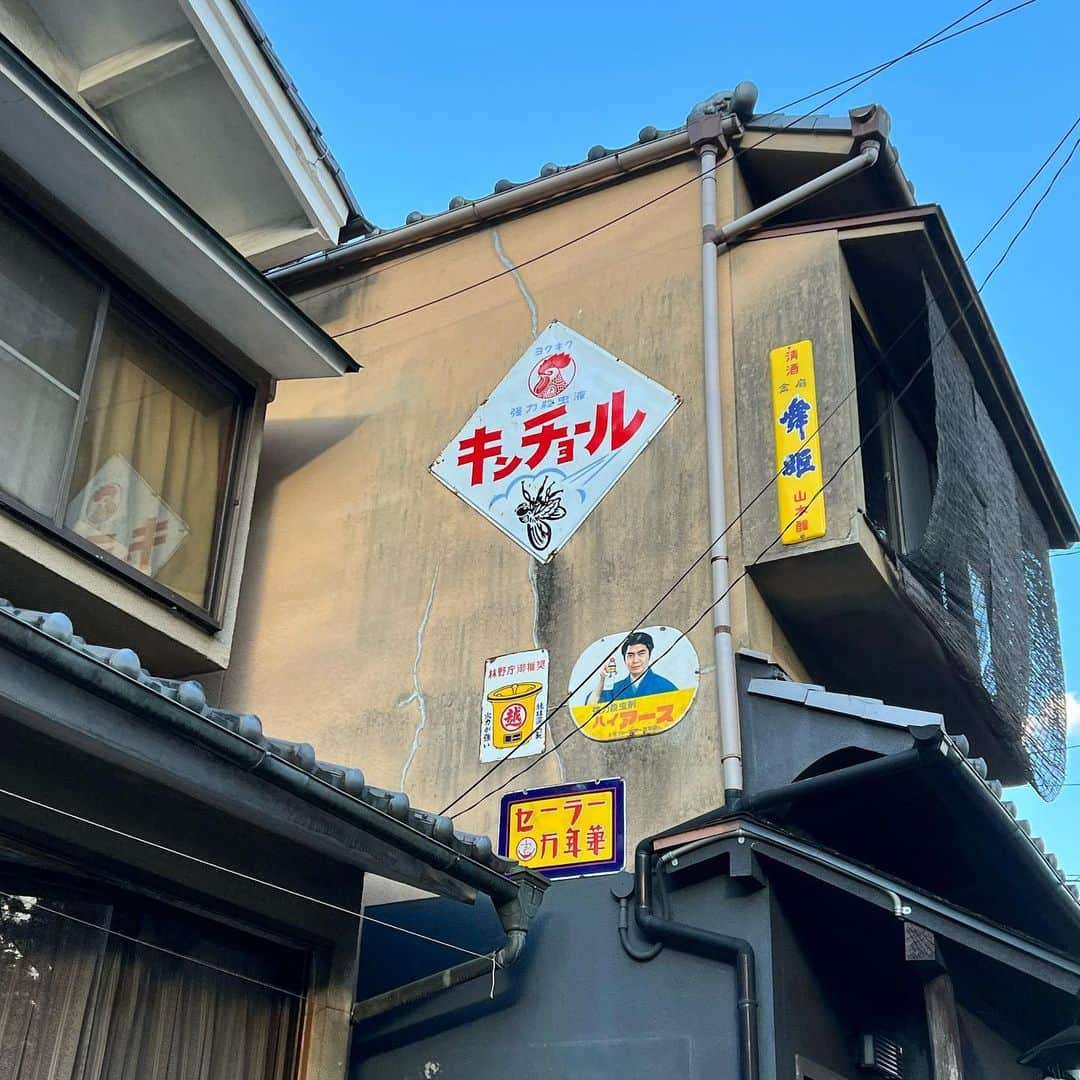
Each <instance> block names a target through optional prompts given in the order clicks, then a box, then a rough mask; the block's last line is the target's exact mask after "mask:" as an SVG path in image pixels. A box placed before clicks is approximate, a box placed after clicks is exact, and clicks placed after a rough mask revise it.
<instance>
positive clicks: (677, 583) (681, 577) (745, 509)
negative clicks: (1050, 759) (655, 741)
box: [442, 122, 1080, 816]
mask: <svg viewBox="0 0 1080 1080" xmlns="http://www.w3.org/2000/svg"><path fill="white" fill-rule="evenodd" d="M1075 126H1076V123H1075V122H1074V124H1073V125H1072V127H1070V128H1069V131H1068V132H1067V133H1066V135H1065V138H1068V135H1069V134H1070V133H1071V132H1072V130H1073V128H1075ZM1064 141H1065V140H1064V139H1062V140H1061V141H1060V142H1059V143H1058V148H1060V146H1061V145H1062V143H1063V142H1064ZM1044 168H1045V162H1044V163H1043V164H1042V165H1040V166H1039V169H1038V171H1037V172H1036V174H1035V175H1038V173H1041V172H1042V171H1043V169H1044ZM1055 180H1056V176H1055ZM1030 186H1031V185H1030V181H1028V183H1027V184H1025V185H1024V188H1023V189H1022V190H1027V188H1028V187H1030ZM1011 205H1015V200H1014V202H1013V203H1011V204H1010V206H1011ZM1002 220H1003V216H999V217H998V219H997V221H995V223H994V225H993V226H991V229H990V230H989V231H988V232H987V233H986V234H984V236H983V239H982V240H980V241H979V243H978V244H977V245H976V246H975V248H973V249H972V250H971V252H969V253H968V255H967V256H966V258H970V257H971V256H972V255H973V254H974V253H975V251H976V250H978V247H979V246H981V245H982V243H983V242H984V241H985V239H986V236H987V235H989V233H990V232H993V230H994V229H996V228H997V226H998V225H1000V224H1001V221H1002ZM1024 227H1026V223H1025V226H1024ZM994 269H995V270H996V267H995V268H994ZM991 273H993V271H991ZM987 280H989V277H988V278H987ZM983 284H985V281H984V283H983ZM979 288H980V290H981V288H982V286H980V287H979ZM926 310H927V305H925V304H924V305H923V306H922V307H921V308H920V309H919V311H918V312H917V313H916V315H915V317H914V318H913V319H912V320H911V321H910V322H909V323H908V324H907V326H905V327H904V329H903V330H901V331H900V333H899V334H898V335H897V336H896V338H895V339H894V341H893V342H892V344H891V345H890V346H889V347H888V348H887V349H885V350H884V351H883V352H882V353H881V354H880V356H879V357H878V359H877V361H876V362H875V363H874V364H873V365H872V366H871V367H870V368H869V369H868V370H867V371H865V372H864V373H863V374H862V375H861V376H860V377H859V378H858V379H857V380H856V381H855V384H854V385H853V386H852V387H851V389H849V390H848V392H847V393H846V394H845V395H844V396H843V397H842V398H841V399H840V400H839V401H838V402H837V403H836V405H835V406H833V408H832V409H831V410H830V412H829V413H828V414H827V415H826V416H825V417H824V419H822V420H821V422H820V423H819V424H818V426H817V427H816V428H815V429H814V430H813V431H812V432H811V433H810V438H813V436H814V435H817V434H818V433H819V432H820V431H821V429H822V428H823V427H825V425H826V424H828V423H829V422H830V421H831V420H832V418H833V417H834V416H836V414H837V413H838V412H839V411H840V410H841V409H842V408H843V407H844V406H845V405H846V404H847V402H848V401H849V400H850V399H851V397H852V396H853V395H854V394H855V393H857V392H858V390H859V388H860V387H861V386H862V384H863V383H864V382H865V381H866V379H868V378H869V377H870V376H871V375H872V374H873V373H874V372H875V371H876V370H877V369H878V368H879V367H880V366H881V365H882V364H883V363H884V361H885V359H886V358H887V357H888V356H889V355H890V354H891V353H892V351H893V350H894V349H895V348H897V346H898V345H899V344H900V343H901V342H902V341H903V340H904V339H905V338H906V337H907V335H908V334H909V333H910V332H911V330H912V329H913V328H914V327H915V326H916V325H917V324H918V323H919V322H920V320H921V319H922V316H923V314H924V313H925V311H926ZM965 311H966V308H965ZM950 329H951V327H950ZM779 476H780V470H777V471H776V472H775V473H774V474H773V475H772V477H770V479H769V480H768V481H767V482H766V483H765V484H764V486H762V487H761V488H760V490H758V492H757V493H756V494H755V495H754V496H753V498H751V499H750V500H749V501H748V502H747V503H746V504H745V505H744V506H742V507H741V508H740V510H739V512H738V513H737V514H736V515H735V517H734V518H732V520H731V521H729V522H728V524H727V525H726V526H725V527H724V529H723V530H722V531H721V533H720V534H719V535H718V536H717V537H715V539H713V540H712V541H711V543H710V544H709V545H708V547H706V548H705V549H704V551H702V552H701V554H699V555H698V556H697V558H696V559H694V561H693V562H692V563H691V564H690V565H689V566H688V567H687V568H686V569H685V570H684V571H683V572H682V573H681V574H680V575H679V576H678V577H677V578H676V579H675V580H674V582H672V584H671V585H670V586H669V587H668V589H667V590H666V591H665V592H664V593H663V595H662V596H660V598H659V599H658V600H656V601H655V603H654V604H653V605H652V606H651V607H650V608H649V610H648V611H646V612H645V614H644V615H642V616H641V618H639V619H638V621H637V622H636V623H635V624H634V626H633V628H632V629H631V630H630V631H629V633H633V632H634V631H636V630H638V629H640V628H641V626H643V625H644V624H645V622H646V620H648V619H649V618H650V617H651V616H652V615H653V614H654V613H655V612H656V611H657V609H658V608H659V607H660V606H661V605H662V604H663V603H664V601H665V600H667V599H668V597H670V596H671V595H672V593H674V592H675V590H676V589H677V588H678V587H679V586H680V585H681V584H682V583H683V582H684V581H685V580H686V579H687V578H688V577H689V576H690V574H691V573H692V572H693V571H694V569H695V568H696V567H697V566H698V564H699V563H700V562H701V561H702V559H704V558H705V557H706V556H707V555H708V554H709V553H710V552H711V551H712V549H713V548H714V547H715V546H716V545H717V544H718V543H719V542H720V540H721V539H723V537H724V536H726V535H727V533H728V532H730V530H731V529H732V528H734V526H735V525H736V524H738V522H739V521H740V520H741V519H742V517H743V516H744V515H745V514H746V513H747V512H748V511H749V510H750V509H751V508H752V507H753V506H754V505H755V504H756V503H757V502H758V501H759V500H760V499H761V498H762V497H763V496H764V495H765V493H766V492H767V491H769V489H770V488H771V487H772V485H773V484H774V483H775V482H776V480H777V478H778V477H779ZM1077 550H1080V549H1077ZM732 587H733V586H732ZM605 662H606V660H601V661H600V662H599V663H598V664H597V665H596V666H595V667H594V668H593V669H592V670H591V671H590V672H589V673H588V674H587V675H586V676H585V677H584V679H582V681H581V682H580V683H579V684H578V685H577V686H576V687H574V688H573V689H572V690H571V691H570V692H569V693H568V694H567V695H566V697H564V698H563V699H562V700H561V701H560V702H559V704H558V705H556V706H555V708H554V709H551V710H549V711H548V713H547V716H546V717H545V718H544V720H543V721H542V722H541V723H540V724H538V725H537V726H536V730H537V731H539V730H541V729H542V728H544V727H546V726H548V725H549V724H550V722H551V720H552V718H553V717H554V716H555V715H556V714H557V713H559V712H560V711H561V710H562V709H563V708H565V707H566V705H567V704H568V703H569V702H570V700H571V699H572V698H573V696H574V695H575V694H576V693H577V692H578V691H579V690H581V689H582V687H584V686H585V684H586V683H587V682H588V681H589V680H590V679H591V678H592V677H593V676H594V675H596V673H597V672H598V671H599V670H600V668H601V667H603V666H604V663H605ZM654 662H655V661H654ZM591 720H592V717H590V719H589V721H588V722H591ZM588 722H587V723H588ZM575 723H576V721H575ZM522 745H523V744H522V743H518V744H517V745H515V746H514V747H513V748H512V749H511V750H510V752H509V753H508V754H506V755H505V757H503V758H502V759H501V760H500V761H498V762H496V763H495V764H494V765H492V766H491V767H490V768H488V769H487V770H485V771H484V772H483V773H482V774H481V775H480V777H479V778H478V779H477V780H475V781H474V782H473V783H472V784H470V785H469V786H468V787H467V788H465V790H464V791H462V792H461V793H460V794H459V795H458V796H457V797H456V798H454V799H453V800H452V801H451V802H450V803H448V804H447V805H446V806H445V807H444V808H443V810H442V813H444V814H445V813H447V812H448V811H449V810H451V809H452V808H453V807H454V806H455V805H456V804H457V803H458V802H460V801H461V800H462V799H463V798H465V797H466V796H467V795H469V794H470V793H471V792H473V791H475V790H476V788H478V787H479V786H480V785H481V784H482V783H483V782H484V781H485V780H487V779H488V777H490V776H491V775H492V774H493V773H495V772H496V771H497V770H498V769H499V768H500V766H501V765H503V764H504V763H505V762H506V761H508V760H509V759H510V758H511V757H512V756H513V755H514V753H515V751H516V750H517V749H519V748H520V746H522ZM561 745H562V743H561V742H560V743H557V744H556V745H555V747H554V749H558V747H559V746H561ZM546 755H547V751H545V752H544V753H543V754H541V755H540V756H539V758H538V759H537V762H536V763H539V761H540V760H542V759H543V758H544V757H545V756H546ZM455 816H456V815H455Z"/></svg>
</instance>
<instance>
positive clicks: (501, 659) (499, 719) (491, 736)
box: [480, 649, 548, 761]
mask: <svg viewBox="0 0 1080 1080" xmlns="http://www.w3.org/2000/svg"><path fill="white" fill-rule="evenodd" d="M547 691H548V654H547V649H530V650H529V651H527V652H516V653H508V654H507V655H506V656H493V657H492V658H491V659H490V660H485V661H484V702H483V707H482V711H481V715H480V760H481V761H502V759H503V758H505V757H509V756H510V754H513V755H514V757H516V758H517V757H533V756H534V755H536V754H542V753H543V752H544V739H545V738H546V736H547V725H546V724H545V721H546V719H547Z"/></svg>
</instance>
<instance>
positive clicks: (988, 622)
mask: <svg viewBox="0 0 1080 1080" xmlns="http://www.w3.org/2000/svg"><path fill="white" fill-rule="evenodd" d="M926 303H927V310H928V313H929V314H928V324H929V325H928V327H927V329H928V333H929V340H930V348H931V355H932V359H931V364H932V368H933V379H934V398H935V403H934V413H935V426H936V430H937V485H936V488H935V490H934V496H933V503H932V505H931V509H930V520H929V523H928V525H927V528H926V532H925V534H924V536H923V539H922V542H921V544H920V545H919V547H918V548H917V549H916V550H914V551H911V552H909V553H908V554H906V555H902V556H901V557H900V577H901V584H902V587H903V589H904V592H905V593H906V595H907V597H908V599H909V600H910V601H911V602H912V603H913V604H914V605H915V607H916V608H917V609H918V611H919V612H920V614H921V615H922V617H923V618H924V619H925V621H926V622H927V624H928V625H929V626H930V628H931V629H932V630H933V632H934V633H935V634H936V636H937V637H938V639H939V640H940V641H941V643H942V645H943V647H944V648H945V650H946V652H947V653H948V655H949V656H950V658H951V659H952V661H953V662H954V664H955V665H956V668H957V674H958V676H959V677H960V678H964V679H966V680H968V682H969V683H970V684H971V689H972V691H973V692H974V695H975V698H976V701H978V702H981V703H982V704H983V705H984V707H985V717H986V720H987V723H988V726H989V727H990V729H991V730H992V731H994V732H995V733H996V734H997V736H998V737H999V738H1000V739H1001V741H1002V742H1003V743H1004V744H1006V746H1008V747H1009V749H1010V750H1011V751H1012V752H1013V753H1014V754H1015V755H1016V756H1017V757H1018V758H1019V759H1020V760H1025V759H1026V761H1027V763H1028V767H1029V770H1030V775H1031V782H1032V785H1033V786H1034V788H1035V790H1036V791H1037V792H1038V793H1039V794H1040V795H1041V796H1042V797H1043V798H1044V799H1047V800H1049V799H1053V798H1055V797H1056V796H1057V795H1058V793H1059V792H1060V791H1061V785H1062V782H1063V780H1064V777H1065V723H1066V721H1065V686H1064V675H1063V672H1062V664H1061V641H1060V638H1059V635H1058V622H1057V610H1056V607H1055V604H1054V592H1053V586H1052V584H1051V578H1050V565H1049V559H1048V554H1047V548H1048V544H1047V538H1046V531H1045V530H1044V529H1043V526H1042V523H1041V522H1040V520H1039V518H1038V516H1037V515H1036V513H1035V511H1034V509H1033V508H1032V506H1031V503H1030V501H1029V500H1028V497H1027V494H1026V493H1025V492H1024V490H1023V488H1022V487H1021V485H1020V482H1019V480H1018V479H1017V476H1016V473H1015V470H1014V469H1013V466H1012V462H1011V461H1010V460H1009V455H1008V453H1007V451H1006V449H1005V444H1004V443H1003V442H1002V439H1001V436H1000V435H999V434H998V431H997V428H996V426H995V425H994V422H993V421H992V420H991V419H990V416H989V415H988V414H987V411H986V408H985V406H984V405H983V402H982V399H981V397H980V396H979V394H978V391H977V390H976V388H975V385H974V383H973V381H972V377H971V372H970V370H969V369H968V365H967V362H966V361H965V359H964V357H963V355H962V353H961V352H960V349H959V348H958V347H957V345H956V343H955V342H954V340H953V338H952V335H951V334H950V333H949V328H948V326H947V324H946V322H945V320H944V318H943V316H942V314H941V311H940V310H939V309H938V306H937V304H936V302H935V301H934V298H933V295H932V294H931V293H930V290H929V288H926Z"/></svg>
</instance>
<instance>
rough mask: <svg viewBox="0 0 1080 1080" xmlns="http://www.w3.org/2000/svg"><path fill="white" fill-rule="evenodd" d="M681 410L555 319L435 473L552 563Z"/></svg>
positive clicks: (453, 442) (639, 376)
mask: <svg viewBox="0 0 1080 1080" xmlns="http://www.w3.org/2000/svg"><path fill="white" fill-rule="evenodd" d="M679 405H680V399H679V398H678V397H677V396H676V395H675V394H673V393H671V391H670V390H666V389H664V387H662V386H661V385H659V383H656V382H653V380H652V379H649V378H647V377H646V376H645V375H642V374H641V373H640V372H638V371H635V370H634V369H633V368H632V367H630V365H629V364H626V363H624V362H623V361H621V360H619V359H618V358H617V357H615V356H612V354H611V353H609V352H607V351H606V350H605V349H602V348H601V347H600V346H599V345H597V344H595V343H594V342H592V341H590V340H589V339H588V338H586V337H582V335H581V334H579V333H577V332H576V331H574V330H571V329H570V328H569V327H568V326H564V325H563V324H562V323H560V322H553V323H552V324H551V325H550V326H548V328H547V329H546V330H544V332H543V333H542V334H541V335H540V336H539V337H538V338H537V339H536V340H535V341H534V342H533V343H532V345H530V346H529V348H528V349H527V350H526V351H525V353H524V355H522V356H521V357H520V358H519V359H518V361H517V363H515V364H514V366H513V367H512V368H511V369H510V371H509V372H508V373H507V374H506V376H505V377H504V378H503V380H502V382H500V383H499V385H498V386H497V387H496V388H495V389H494V390H493V391H492V393H491V396H490V397H489V398H488V399H487V400H486V401H485V402H484V403H483V404H482V405H481V406H480V408H478V409H477V410H476V412H475V413H473V415H472V417H471V418H470V420H469V422H468V423H467V424H466V425H465V426H464V427H463V428H462V429H461V431H459V432H458V434H457V435H456V436H455V437H454V439H453V440H451V442H450V444H449V445H448V446H447V447H446V449H445V450H444V451H443V452H442V454H440V455H439V457H438V458H436V460H435V461H434V462H433V463H432V466H431V472H432V475H433V476H435V478H436V479H437V480H439V481H440V482H441V483H443V484H445V485H446V486H447V487H448V488H450V490H451V491H453V492H455V493H456V494H458V495H460V496H461V497H462V499H464V501H465V502H467V503H468V504H469V505H470V506H472V507H473V508H474V509H475V510H477V511H478V512H479V513H481V514H483V515H484V517H486V518H487V519H488V520H489V521H490V522H491V523H492V524H493V525H495V526H496V527H497V528H498V529H500V530H501V531H502V532H503V533H505V534H506V535H507V536H508V537H510V539H511V540H513V541H514V542H515V543H516V544H519V545H520V546H521V547H523V548H524V549H525V550H526V551H527V552H529V554H530V555H532V556H533V557H534V558H535V559H537V560H538V561H539V562H547V561H548V560H549V559H550V558H552V556H554V555H555V553H556V552H557V551H558V550H559V549H560V548H561V547H562V546H563V544H565V543H566V542H567V540H569V539H570V537H571V536H572V535H573V534H574V532H575V531H576V530H577V529H578V528H579V526H580V525H581V524H582V522H583V521H584V520H585V519H586V518H587V517H588V516H589V514H590V513H592V511H593V509H594V508H595V507H596V505H597V503H599V502H600V500H601V499H602V498H603V497H604V496H605V495H606V494H607V493H608V492H609V491H610V490H611V488H612V487H613V486H614V485H615V483H616V481H617V480H618V479H619V478H620V477H621V476H622V474H623V473H624V472H626V470H627V469H628V468H629V467H630V465H631V464H632V463H633V462H634V460H635V458H637V456H638V455H639V454H640V453H641V452H642V451H643V450H644V449H645V447H646V446H648V445H649V443H650V441H651V440H652V439H653V437H654V436H655V435H656V434H657V432H658V431H659V430H660V429H661V428H662V427H663V426H664V424H666V423H667V421H668V420H669V419H670V418H671V416H672V414H673V413H674V412H675V410H676V409H677V408H678V407H679Z"/></svg>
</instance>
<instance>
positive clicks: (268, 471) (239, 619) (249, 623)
mask: <svg viewBox="0 0 1080 1080" xmlns="http://www.w3.org/2000/svg"><path fill="white" fill-rule="evenodd" d="M363 419H364V418H363V416H326V417H308V418H304V419H298V420H278V421H274V420H270V421H268V422H267V424H266V427H265V429H264V432H263V447H262V453H261V454H260V457H259V477H258V481H257V482H256V485H255V503H254V506H253V508H252V512H251V527H250V531H249V533H248V542H247V553H246V556H245V559H244V576H243V581H242V582H241V586H240V599H239V605H238V608H237V615H236V627H237V634H236V638H235V640H234V651H233V665H232V666H233V667H234V668H239V669H241V671H242V669H243V664H238V663H237V662H236V661H237V660H240V659H241V657H242V656H243V654H244V653H245V652H247V650H248V647H249V643H250V639H251V637H252V636H253V634H254V632H255V631H254V627H255V626H257V624H258V620H259V617H260V612H261V611H262V600H263V596H264V590H265V588H266V575H265V573H264V568H265V567H266V565H267V554H268V548H269V544H270V537H269V528H268V524H269V521H270V515H271V511H272V509H273V505H274V498H275V496H276V489H277V487H278V485H279V484H281V483H282V481H284V480H287V479H288V478H289V477H290V476H292V475H293V474H294V473H296V472H298V471H299V470H300V469H302V468H303V467H304V466H305V465H307V464H309V463H310V462H312V461H314V460H315V459H316V458H318V457H320V456H321V455H322V454H325V453H326V452H327V451H329V450H331V449H333V448H334V447H335V446H337V445H339V444H340V443H342V442H344V441H345V440H346V439H347V438H348V437H349V436H350V435H352V433H353V432H354V431H356V430H357V429H358V428H359V427H360V425H361V423H362V422H363ZM241 671H237V673H236V674H237V676H238V677H234V676H233V673H232V671H230V672H229V673H228V678H227V679H224V680H222V689H221V697H222V701H221V702H220V705H221V706H223V707H225V708H243V709H256V711H257V706H258V703H257V702H250V701H246V700H245V697H246V693H247V685H246V679H245V678H244V675H243V674H242V673H241ZM226 682H227V683H228V693H227V694H226V693H225V686H224V684H225V683H226Z"/></svg>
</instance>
